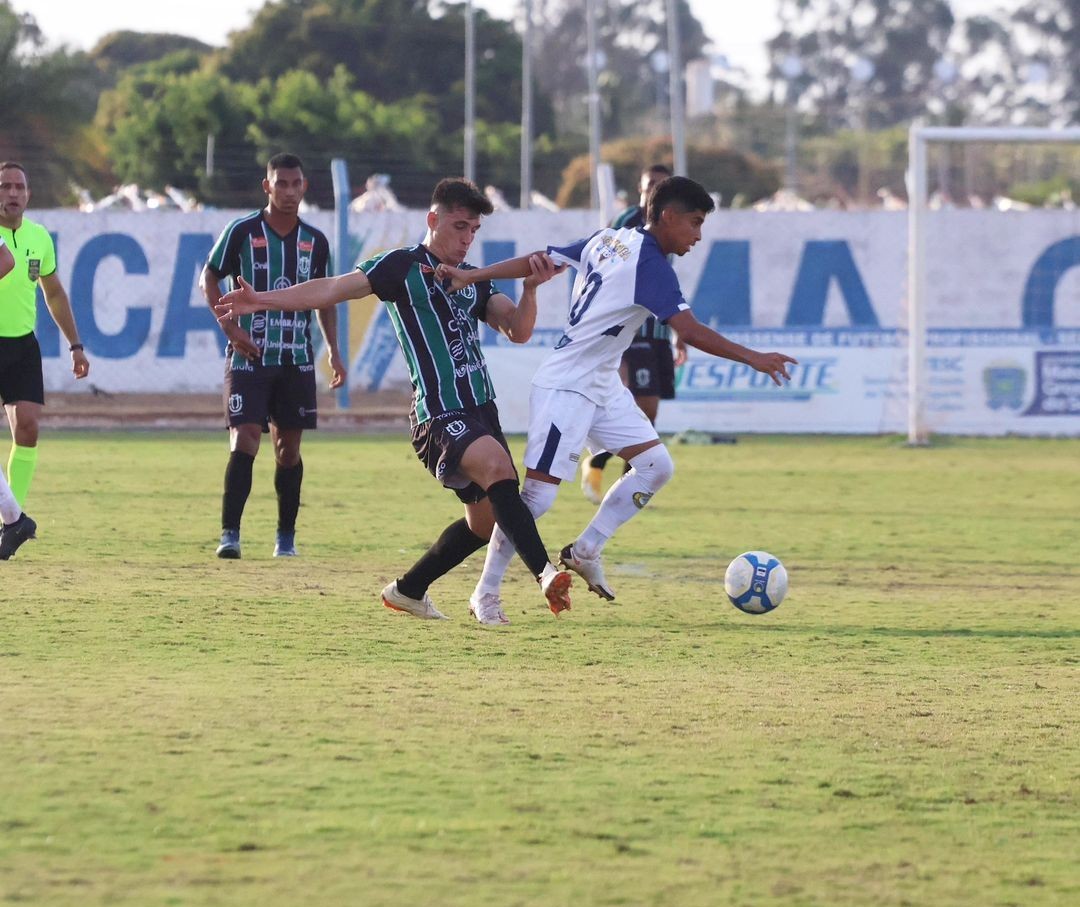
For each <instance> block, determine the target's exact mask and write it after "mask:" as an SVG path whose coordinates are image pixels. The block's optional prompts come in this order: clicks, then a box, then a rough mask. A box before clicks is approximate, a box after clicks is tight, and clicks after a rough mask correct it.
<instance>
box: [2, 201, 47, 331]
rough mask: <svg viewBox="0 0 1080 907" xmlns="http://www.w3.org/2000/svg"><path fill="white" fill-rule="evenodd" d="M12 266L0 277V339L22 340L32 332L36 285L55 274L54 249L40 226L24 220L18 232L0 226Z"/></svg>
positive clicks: (35, 309)
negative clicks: (6, 273) (11, 256)
mask: <svg viewBox="0 0 1080 907" xmlns="http://www.w3.org/2000/svg"><path fill="white" fill-rule="evenodd" d="M0 237H3V239H4V242H5V243H6V244H7V247H8V250H9V251H10V252H11V254H12V255H13V256H14V257H15V267H14V268H13V269H12V270H11V273H10V274H8V275H7V277H4V278H0V337H23V336H25V335H26V334H31V333H33V331H34V322H35V320H36V318H37V282H38V278H40V277H48V276H49V275H50V274H53V273H55V271H56V247H55V246H54V245H53V241H52V236H50V235H49V231H48V230H46V229H45V228H44V227H43V226H41V224H36V223H34V222H33V221H32V220H27V219H26V218H25V217H24V218H23V221H22V223H21V224H20V225H19V229H18V230H9V229H8V228H7V227H5V226H4V225H3V224H0Z"/></svg>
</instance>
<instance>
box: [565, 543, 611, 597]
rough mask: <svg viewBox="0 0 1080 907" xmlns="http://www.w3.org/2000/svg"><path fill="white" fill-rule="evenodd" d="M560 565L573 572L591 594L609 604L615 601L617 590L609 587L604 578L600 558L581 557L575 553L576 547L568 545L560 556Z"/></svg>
mask: <svg viewBox="0 0 1080 907" xmlns="http://www.w3.org/2000/svg"><path fill="white" fill-rule="evenodd" d="M559 564H561V565H562V566H563V567H565V568H566V569H567V570H573V571H574V572H575V573H576V574H577V575H578V576H580V577H581V578H582V579H583V580H585V582H586V583H587V584H588V586H589V591H590V592H595V593H596V594H597V595H599V596H600V597H601V598H606V599H607V600H608V601H609V602H613V601H615V590H614V589H612V588H611V586H609V585H608V581H607V580H606V579H605V578H604V566H603V564H602V563H601V562H600V558H599V557H590V558H585V557H579V556H578V555H576V554H575V553H574V546H573V545H567V546H566V547H565V548H563V550H562V554H560V555H559Z"/></svg>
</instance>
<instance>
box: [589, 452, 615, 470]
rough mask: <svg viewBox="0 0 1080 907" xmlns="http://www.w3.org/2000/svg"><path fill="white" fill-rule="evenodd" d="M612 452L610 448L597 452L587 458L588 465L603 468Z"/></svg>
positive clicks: (592, 467)
mask: <svg viewBox="0 0 1080 907" xmlns="http://www.w3.org/2000/svg"><path fill="white" fill-rule="evenodd" d="M613 456H614V454H612V452H611V451H610V450H605V451H604V452H603V453H598V454H596V455H594V456H592V457H590V458H589V467H590V468H591V469H603V468H604V467H605V466H607V461H608V460H610V459H611V458H612V457H613Z"/></svg>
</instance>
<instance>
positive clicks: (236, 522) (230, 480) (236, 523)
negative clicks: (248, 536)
mask: <svg viewBox="0 0 1080 907" xmlns="http://www.w3.org/2000/svg"><path fill="white" fill-rule="evenodd" d="M254 465H255V458H254V457H253V456H252V455H251V454H246V453H244V452H243V451H240V450H234V451H233V452H232V453H231V454H229V464H228V466H226V467H225V494H224V495H223V496H222V499H221V528H222V529H236V530H237V531H239V530H240V518H241V517H242V516H243V515H244V505H245V504H246V503H247V499H248V495H249V494H251V467H252V466H254Z"/></svg>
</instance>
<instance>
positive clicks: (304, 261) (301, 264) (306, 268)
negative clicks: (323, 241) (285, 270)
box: [296, 255, 311, 275]
mask: <svg viewBox="0 0 1080 907" xmlns="http://www.w3.org/2000/svg"><path fill="white" fill-rule="evenodd" d="M296 270H297V271H298V272H299V273H301V274H305V275H306V274H308V273H309V272H310V271H311V259H310V258H308V257H307V256H306V255H305V256H304V257H303V258H300V259H297V262H296Z"/></svg>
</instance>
